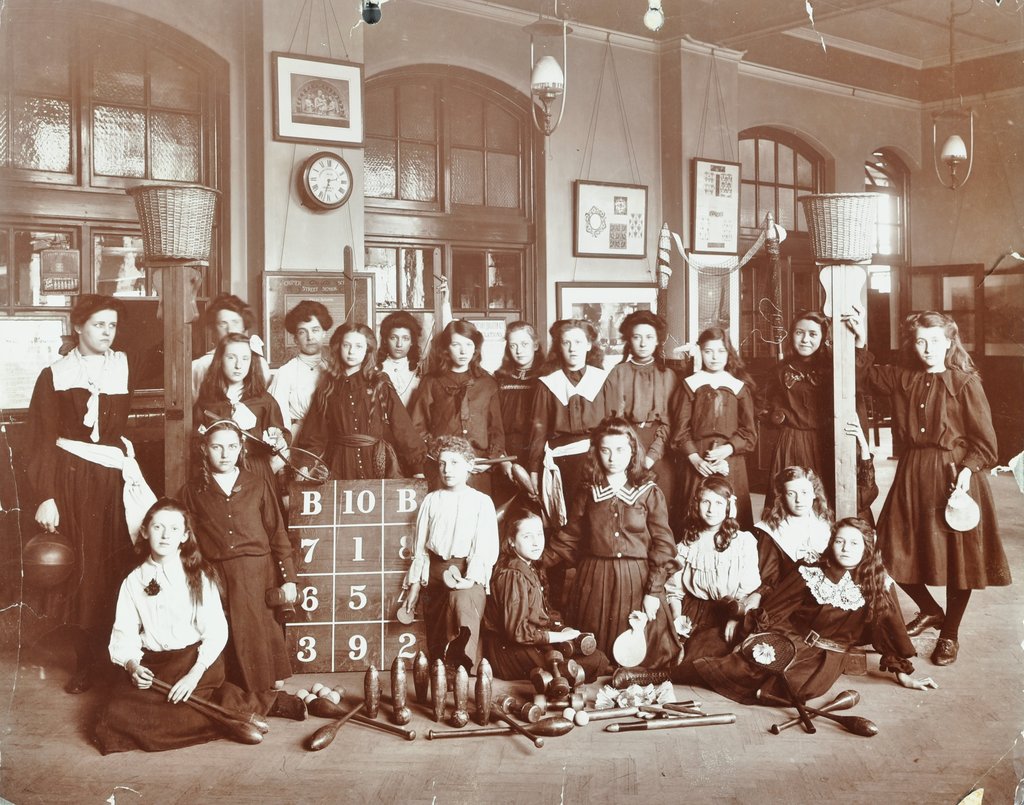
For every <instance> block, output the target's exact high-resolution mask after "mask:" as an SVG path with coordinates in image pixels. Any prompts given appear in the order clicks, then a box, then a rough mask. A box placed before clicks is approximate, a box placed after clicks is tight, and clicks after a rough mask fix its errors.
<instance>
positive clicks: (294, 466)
mask: <svg viewBox="0 0 1024 805" xmlns="http://www.w3.org/2000/svg"><path fill="white" fill-rule="evenodd" d="M278 455H279V456H280V457H281V459H282V460H283V461H284V463H285V464H287V465H288V467H289V468H290V469H291V471H292V473H293V474H294V476H295V480H296V481H297V482H299V483H309V484H322V483H325V482H326V481H328V480H329V479H330V477H331V468H330V467H328V466H327V465H326V464H325V463H324V461H323V459H322V458H320V456H318V455H316V454H315V453H311V452H309V451H308V450H303V449H301V448H299V447H285V448H283V449H282V450H281V451H280V452H279V453H278Z"/></svg>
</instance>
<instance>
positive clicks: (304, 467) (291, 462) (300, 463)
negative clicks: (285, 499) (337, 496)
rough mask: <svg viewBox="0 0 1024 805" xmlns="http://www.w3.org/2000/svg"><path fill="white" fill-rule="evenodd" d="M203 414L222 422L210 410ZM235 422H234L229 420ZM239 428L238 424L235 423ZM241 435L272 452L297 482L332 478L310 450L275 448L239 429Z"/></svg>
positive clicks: (320, 482) (285, 446)
mask: <svg viewBox="0 0 1024 805" xmlns="http://www.w3.org/2000/svg"><path fill="white" fill-rule="evenodd" d="M203 414H204V415H205V416H207V417H209V418H210V419H211V420H213V421H214V422H219V421H222V420H223V418H222V417H218V416H217V415H216V414H215V413H213V412H212V411H208V410H205V409H204V410H203ZM228 421H231V422H233V420H228ZM234 424H235V426H236V427H237V423H234ZM238 431H239V433H241V434H242V438H243V439H248V440H249V441H250V442H255V443H256V444H258V445H262V446H263V447H265V448H266V449H267V450H269V451H270V452H271V454H272V455H275V456H277V457H278V458H279V459H281V461H283V462H284V463H285V465H286V466H287V467H288V469H289V470H291V472H292V474H293V476H294V477H295V480H296V481H299V482H306V483H313V484H322V483H324V482H325V481H327V480H328V479H329V478H330V476H331V468H330V467H328V466H327V465H326V464H325V463H324V461H323V459H322V458H320V456H318V455H316V454H315V453H311V452H309V451H308V450H303V449H301V448H299V447H291V446H289V445H284V446H283V447H275V446H274V445H272V444H271V443H270V442H266V441H264V440H263V439H260V438H259V437H258V436H253V435H252V434H251V433H248V432H247V431H245V430H243V429H242V428H238Z"/></svg>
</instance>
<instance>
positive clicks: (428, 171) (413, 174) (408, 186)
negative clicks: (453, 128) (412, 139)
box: [399, 143, 437, 201]
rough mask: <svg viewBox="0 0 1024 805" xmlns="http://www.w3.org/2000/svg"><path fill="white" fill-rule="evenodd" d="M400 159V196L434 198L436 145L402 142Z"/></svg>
mask: <svg viewBox="0 0 1024 805" xmlns="http://www.w3.org/2000/svg"><path fill="white" fill-rule="evenodd" d="M400 160H401V161H400V165H399V177H400V181H401V183H402V187H401V197H402V198H404V199H407V200H409V201H433V200H434V199H436V198H437V149H436V146H433V145H420V144H418V143H402V151H401V156H400Z"/></svg>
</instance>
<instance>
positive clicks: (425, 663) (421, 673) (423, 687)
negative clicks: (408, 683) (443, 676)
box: [412, 651, 430, 705]
mask: <svg viewBox="0 0 1024 805" xmlns="http://www.w3.org/2000/svg"><path fill="white" fill-rule="evenodd" d="M412 681H413V685H415V687H416V701H418V702H419V703H420V704H423V705H425V704H427V703H428V700H429V699H430V660H428V659H427V654H426V652H424V651H418V652H416V657H415V659H414V660H413V661H412Z"/></svg>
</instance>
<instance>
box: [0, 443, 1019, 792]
mask: <svg viewBox="0 0 1024 805" xmlns="http://www.w3.org/2000/svg"><path fill="white" fill-rule="evenodd" d="M879 452H880V454H881V455H887V454H888V451H887V450H882V451H879ZM877 463H878V465H879V471H880V472H879V474H880V476H882V480H883V482H884V481H885V480H887V479H888V478H890V477H891V473H892V467H893V462H886V461H884V460H878V461H877ZM993 485H994V487H995V490H996V495H997V500H998V501H999V511H1000V522H1001V525H1002V528H1003V537H1004V541H1005V543H1006V548H1007V552H1008V554H1009V557H1010V563H1011V566H1012V567H1014V568H1021V567H1022V559H1024V496H1022V495H1021V494H1020V492H1019V491H1017V489H1016V486H1015V485H1014V482H1013V480H1012V479H1011V478H1010V477H1009V476H1006V475H1003V476H1000V477H998V478H996V479H994V480H993ZM904 611H905V612H906V614H907V615H908V616H910V615H912V614H913V612H912V611H911V610H910V609H909V606H908V604H907V602H905V607H904ZM1022 614H1024V574H1021V573H1018V578H1017V583H1016V584H1015V585H1014V586H1011V587H1003V588H992V589H989V590H987V591H984V592H981V593H976V594H975V597H974V598H973V599H972V602H971V607H970V608H969V609H968V612H967V617H966V620H965V624H964V628H963V630H962V633H961V646H962V652H963V653H962V654H961V657H960V660H959V661H958V662H957V663H956V664H955V665H953V666H951V667H948V668H936V667H934V666H932V665H931V664H930V663H929V661H928V654H929V653H930V650H931V644H932V642H933V639H931V640H930V639H928V638H924V637H922V638H920V639H919V641H918V652H919V654H920V655H921V658H920V659H918V660H917V661H916V665H917V669H918V673H921V672H923V673H925V674H929V675H931V676H933V677H934V678H935V680H936V681H937V682H938V684H939V690H937V691H931V692H928V693H920V692H915V691H909V690H904V689H902V688H900V687H899V686H898V685H896V684H895V683H894V682H893V679H892V676H891V675H888V674H887V675H885V676H882V675H880V674H879V673H878V672H877V670H876V671H874V672H872V673H871V674H870V675H869V676H866V677H843V678H842V679H841V680H840V682H839V683H838V684H837V686H836V688H835V689H834V690H833V693H835V692H838V690H840V689H843V688H856V689H857V690H859V691H860V693H861V695H862V698H863V701H862V704H861V705H860V706H859V707H858V708H857V709H856V710H855V711H854V712H856V713H859V714H861V715H864V716H866V717H869V718H871V719H872V720H874V721H875V722H876V723H877V724H878V725H879V728H880V734H879V735H878V736H876V737H874V738H861V737H857V736H854V735H851V734H849V733H846V732H844V731H842V730H841V729H840V728H839V727H838V726H836V725H834V724H832V723H827V722H826V723H820V726H819V728H818V732H817V734H815V735H806V734H804V733H802V732H801V731H799V730H797V729H793V730H789V731H787V732H785V733H783V734H782V735H781V736H775V735H771V734H770V733H769V732H768V727H769V726H770V725H771V724H772V723H774V722H776V721H780V720H783V719H784V718H786V717H788V713H784V712H782V711H780V710H777V709H773V708H747V707H741V706H739V705H735V704H734V703H732V702H729V701H727V700H725V699H722V698H721V697H719V696H717V695H715V694H713V693H710V692H707V691H704V690H700V689H696V688H687V687H682V686H680V687H677V689H676V692H677V695H678V696H679V697H680V698H696V699H699V700H702V701H704V702H705V703H706V705H705V709H706V710H707V711H708V712H734V713H736V716H737V720H736V723H735V724H733V725H730V726H717V727H706V728H702V729H693V730H676V731H671V732H650V733H642V732H641V733H631V734H620V735H615V734H612V733H607V732H604V731H603V730H601V729H600V728H599V726H598V725H590V726H588V727H584V728H577V729H575V730H573V731H572V732H571V733H570V734H569V735H567V736H565V737H563V738H559V739H550V740H549V741H548V743H547V745H546V746H545V747H544V748H543V749H540V750H537V749H534V748H533V747H532V746H530V745H529V744H527V743H526V742H525V741H523V740H521V739H519V738H505V737H498V738H486V739H478V740H465V741H461V740H460V741H445V742H428V741H426V740H424V739H423V738H422V736H421V737H420V738H418V739H417V740H416V741H415V742H412V743H408V742H405V741H402V740H400V739H396V738H392V737H391V736H389V735H384V734H379V733H376V732H372V731H370V730H367V729H364V728H361V727H358V726H356V725H354V724H350V725H348V726H346V727H345V728H344V729H343V730H342V731H341V733H339V736H338V738H337V740H336V741H335V743H334V744H333V745H332V746H330V747H329V748H328V749H326V750H325V751H324V752H322V753H317V754H311V753H307V752H305V751H304V750H303V749H302V742H303V740H304V738H305V737H306V736H307V735H309V734H310V733H311V732H312V731H313V730H314V729H315V728H316V727H317V726H319V725H320V724H321V723H323V722H320V721H319V720H310V721H306V722H303V723H296V722H285V721H280V720H277V719H275V720H274V721H273V722H272V727H273V729H272V731H271V733H270V734H269V735H268V736H266V739H265V741H264V743H263V744H261V745H260V746H256V747H249V746H242V745H238V744H232V743H229V742H227V741H219V742H216V743H213V744H207V745H205V746H200V747H193V748H190V749H183V750H179V751H176V752H167V753H159V754H146V753H142V752H132V753H127V754H121V755H112V756H109V757H103V756H101V755H100V754H99V753H98V752H97V751H96V749H95V748H94V747H93V746H92V745H91V743H90V741H89V725H90V724H91V714H92V713H93V711H94V709H95V708H96V706H97V705H98V703H99V698H98V694H95V693H90V694H87V695H84V696H77V697H72V696H68V695H66V694H64V693H63V692H62V691H61V686H62V684H63V682H64V681H65V679H66V676H67V672H66V670H64V669H63V668H61V667H60V663H61V662H62V660H63V653H64V652H62V651H61V650H60V646H59V645H57V644H54V645H50V646H48V647H47V648H45V649H44V648H42V647H40V648H37V649H35V650H34V651H32V652H28V651H24V652H22V653H21V655H20V656H18V657H15V656H8V657H3V658H0V682H2V684H3V688H2V689H3V691H4V692H5V694H6V696H5V699H4V700H3V702H2V704H0V708H2V709H0V725H2V726H0V729H2V734H0V737H2V746H0V749H2V756H0V774H2V777H0V795H2V797H4V798H6V800H8V801H10V802H13V803H16V805H29V803H47V805H49V804H50V803H58V802H76V803H78V802H80V803H100V802H107V803H114V805H121V804H122V803H154V802H173V803H200V802H202V803H206V802H239V803H248V802H253V803H255V802H288V803H305V802H360V803H362V802H388V803H389V802H423V803H427V802H429V803H435V802H436V803H450V802H466V803H482V802H499V803H530V805H539V804H540V803H572V802H589V803H605V802H607V803H617V804H623V803H657V802H695V803H703V802H737V803H758V804H759V805H762V804H767V803H803V802H815V803H816V802H829V803H846V802H850V803H853V802H857V803H928V804H929V805H934V804H935V803H955V802H959V801H960V799H961V798H963V797H964V796H966V795H967V794H968V793H970V792H971V791H972V790H975V789H977V788H984V789H985V796H984V802H985V803H1000V804H1002V803H1011V802H1013V801H1014V792H1015V789H1016V787H1017V783H1018V780H1019V779H1020V778H1021V777H1022V776H1024V750H1022V749H1021V747H1020V744H1019V741H1018V739H1019V736H1020V735H1021V728H1022V726H1024V693H1022V685H1021V682H1022V680H1024V666H1022V651H1021V642H1022V639H1024V628H1022V625H1021V618H1022ZM30 642H31V641H30V640H29V639H28V637H26V638H25V639H24V640H23V644H25V645H28V644H29V643H30ZM870 659H871V664H872V665H873V666H874V667H875V668H877V656H874V657H871V658H870ZM38 662H44V663H46V664H47V665H46V678H45V679H43V678H40V675H39V671H38V668H37V667H36V666H35V665H34V664H33V663H38ZM317 679H319V680H320V681H324V682H330V683H332V684H333V683H337V682H340V683H341V684H344V685H347V686H350V687H353V688H356V689H358V687H359V685H360V678H359V676H358V675H355V674H349V675H344V674H339V675H336V676H320V677H317ZM313 681H315V680H314V679H313V678H312V677H295V678H293V679H291V680H289V687H290V689H292V690H295V689H297V688H298V687H300V686H304V685H305V686H309V685H311V684H312V682H313ZM498 686H499V687H502V688H504V687H505V686H504V685H501V683H498ZM513 692H522V693H525V692H526V691H525V688H524V687H522V686H513ZM413 726H415V727H416V728H418V729H420V730H421V733H422V732H425V731H426V730H427V729H429V728H431V727H433V726H435V725H433V723H432V722H431V721H429V720H428V719H427V718H426V716H425V715H424V714H422V713H418V714H417V715H416V716H415V718H414V724H413Z"/></svg>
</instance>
